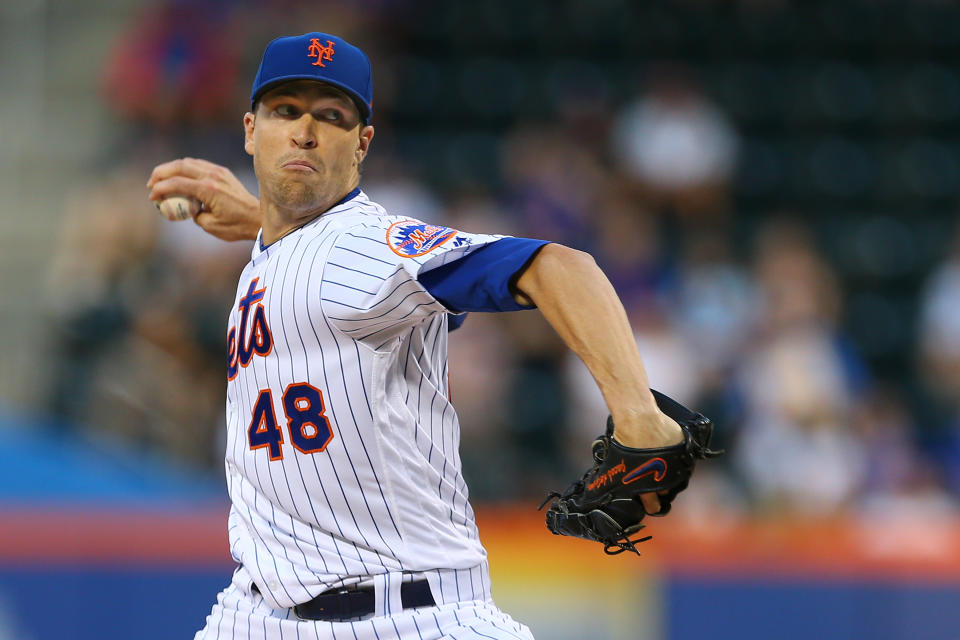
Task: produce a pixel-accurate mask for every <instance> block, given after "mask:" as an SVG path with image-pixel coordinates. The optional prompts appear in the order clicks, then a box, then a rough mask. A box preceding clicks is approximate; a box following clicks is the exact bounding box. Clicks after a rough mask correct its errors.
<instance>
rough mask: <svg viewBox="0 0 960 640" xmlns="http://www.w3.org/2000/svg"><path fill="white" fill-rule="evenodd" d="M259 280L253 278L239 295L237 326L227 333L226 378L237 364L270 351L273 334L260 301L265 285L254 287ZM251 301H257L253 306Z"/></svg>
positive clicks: (240, 365) (243, 364) (239, 364)
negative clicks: (240, 296) (242, 294)
mask: <svg viewBox="0 0 960 640" xmlns="http://www.w3.org/2000/svg"><path fill="white" fill-rule="evenodd" d="M259 280H260V278H254V279H253V282H251V283H250V287H249V288H248V289H247V293H246V294H245V295H244V296H243V297H242V298H240V303H239V307H238V308H239V310H240V323H239V324H240V326H239V327H230V331H228V332H227V380H233V379H234V378H236V377H237V372H238V371H239V370H240V367H246V366H247V365H248V364H250V360H251V359H252V358H253V355H254V354H257V355H258V356H266V355H268V354H269V353H270V351H271V350H273V336H272V335H270V327H268V326H267V316H266V312H265V311H264V309H263V304H262V303H260V301H261V300H263V294H264V293H265V292H266V290H267V288H266V287H264V288H263V289H257V282H258V281H259ZM254 303H257V304H256V306H255V307H254ZM251 309H252V312H253V313H252V315H253V320H252V321H251V320H250V316H251Z"/></svg>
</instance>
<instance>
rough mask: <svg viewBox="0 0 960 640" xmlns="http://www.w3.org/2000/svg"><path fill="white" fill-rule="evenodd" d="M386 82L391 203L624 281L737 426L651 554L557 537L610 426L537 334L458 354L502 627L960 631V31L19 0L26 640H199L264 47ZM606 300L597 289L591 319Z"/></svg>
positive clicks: (10, 359)
mask: <svg viewBox="0 0 960 640" xmlns="http://www.w3.org/2000/svg"><path fill="white" fill-rule="evenodd" d="M313 29H317V30H327V31H332V32H335V33H339V34H342V35H344V36H345V37H347V38H348V39H349V40H352V41H354V42H356V43H358V44H359V45H361V46H362V47H364V48H365V49H366V50H367V51H369V52H370V53H371V57H372V58H373V59H374V68H375V78H376V83H375V103H376V115H375V124H376V126H377V136H376V140H375V143H374V147H373V152H372V154H371V156H370V158H369V159H368V162H367V166H366V169H365V176H364V181H363V186H364V189H365V190H366V191H367V192H368V193H369V194H370V195H371V196H372V197H373V198H374V199H375V200H378V201H380V202H382V203H383V204H385V205H386V206H387V208H388V209H391V210H392V211H394V212H397V213H405V214H410V215H411V216H416V217H419V218H423V219H427V220H431V221H437V222H442V223H445V224H448V225H451V226H456V227H460V228H463V229H466V230H470V231H497V232H503V233H514V234H522V235H528V236H534V237H542V238H547V239H551V240H556V241H559V242H563V243H566V244H569V245H572V246H575V247H578V248H582V249H586V250H588V251H591V252H592V253H593V254H594V255H595V257H596V258H597V260H598V262H599V263H600V264H601V265H602V266H603V267H604V268H605V269H606V270H607V272H608V273H609V274H610V276H611V279H612V280H613V281H614V284H615V286H616V287H617V289H618V291H619V292H620V294H621V295H622V297H623V299H624V301H625V303H626V305H627V307H628V312H629V315H630V318H631V321H632V323H633V325H634V327H635V330H636V335H637V340H638V341H639V343H640V346H641V351H642V353H643V354H644V356H645V359H646V362H647V364H648V369H649V371H650V375H651V380H652V381H653V383H654V385H655V386H658V387H659V388H661V389H663V390H664V391H666V392H668V393H671V394H672V395H675V396H677V397H678V398H680V399H681V400H683V401H685V402H687V403H689V404H692V405H695V406H697V407H698V408H701V409H702V410H703V411H704V412H705V413H707V414H708V415H710V416H712V417H714V418H715V421H716V423H717V425H718V431H719V433H718V435H719V440H720V441H721V444H722V445H723V446H725V447H727V449H728V455H727V456H726V457H725V458H723V459H721V460H720V461H719V462H718V463H714V464H710V465H704V467H703V468H702V469H701V470H699V471H698V478H697V481H696V482H695V484H694V487H693V488H692V489H691V490H690V491H689V492H688V493H686V494H684V497H683V498H682V499H681V500H680V501H679V503H678V506H677V507H676V508H675V511H674V514H672V515H671V517H670V518H667V519H665V520H663V521H660V520H656V521H654V522H653V523H652V524H651V526H650V531H651V532H652V533H653V534H654V536H655V537H654V539H653V540H652V541H651V542H648V543H645V545H644V546H645V547H646V549H645V552H646V553H645V557H644V558H643V559H637V558H627V557H619V558H616V559H608V558H606V557H604V556H602V555H601V553H600V551H599V549H597V548H596V547H595V546H593V545H588V544H586V543H580V542H577V541H572V540H562V539H557V538H554V537H552V536H549V534H547V533H546V531H545V530H544V529H542V528H541V519H540V518H541V516H540V514H538V513H536V511H535V510H534V507H535V505H536V504H537V503H538V502H539V500H540V498H541V497H542V496H543V495H544V493H545V492H546V491H547V490H548V489H554V488H559V487H561V486H562V485H564V484H565V482H566V480H567V479H569V478H570V477H572V475H573V474H574V473H575V471H576V470H577V469H580V468H581V467H583V466H584V465H585V464H586V462H587V460H586V455H585V452H586V451H587V443H588V442H589V440H590V439H591V438H592V436H593V435H594V434H595V432H596V431H598V430H599V427H600V425H601V424H602V420H603V418H604V416H605V411H604V409H603V406H602V403H601V402H600V399H599V397H598V395H597V394H596V393H595V392H594V391H593V387H592V384H591V383H590V381H589V376H588V374H587V373H586V372H585V370H584V369H583V368H582V367H581V366H579V365H578V364H577V363H576V362H575V361H573V360H572V359H571V357H570V356H569V355H568V354H567V353H566V352H565V350H564V349H563V348H562V346H561V345H560V344H558V341H557V339H556V338H555V337H554V336H553V334H552V332H551V331H550V330H549V329H548V328H547V327H546V325H545V324H544V323H543V322H542V321H541V320H540V319H539V318H538V316H537V314H535V313H520V314H509V315H504V316H482V315H479V314H473V315H472V316H471V317H470V318H469V319H468V320H467V322H466V323H465V325H464V327H463V328H462V329H460V330H459V331H457V333H456V334H454V338H453V339H452V341H451V359H452V361H453V366H452V384H453V388H454V393H455V401H456V403H457V405H458V407H459V411H460V415H461V421H462V423H463V425H464V430H463V434H464V435H463V439H464V441H463V443H462V451H463V458H464V464H465V468H466V474H467V478H468V480H469V481H470V483H471V487H472V495H473V497H474V501H475V502H476V503H477V506H478V513H479V517H480V524H481V533H482V536H483V537H484V539H485V540H486V542H487V544H488V547H489V549H490V552H491V560H492V565H493V574H494V593H495V596H496V597H497V599H498V602H499V604H500V605H501V606H502V607H503V608H504V609H506V610H507V611H510V612H511V613H513V614H514V615H515V617H517V618H518V619H521V620H524V621H525V622H528V623H529V625H530V626H531V627H532V628H533V630H534V631H535V633H537V637H538V638H542V639H559V640H563V639H567V638H571V639H572V638H590V639H593V638H597V639H606V638H609V639H649V640H667V639H671V640H686V639H688V638H701V637H707V635H710V636H711V637H718V638H725V637H737V638H743V639H750V638H788V639H789V638H798V639H799V638H804V639H806V638H809V637H819V638H827V639H832V638H837V639H840V638H844V639H847V638H867V637H869V638H872V639H874V640H881V639H906V638H909V639H916V638H931V639H933V638H937V639H941V638H957V637H960V609H958V607H957V606H956V602H957V601H958V598H960V518H958V512H960V509H958V507H960V319H958V318H960V233H958V229H960V226H958V216H957V211H958V201H960V188H958V185H960V180H958V178H960V66H958V62H960V7H958V5H957V4H956V3H953V2H946V1H943V2H935V1H926V2H924V1H920V0H916V1H914V2H903V3H891V2H882V1H875V2H868V1H860V2H853V1H849V0H847V1H840V0H833V1H829V2H814V1H799V0H794V1H790V0H742V1H740V2H734V1H719V0H716V1H709V0H700V1H695V0H689V1H679V0H675V1H667V0H661V1H659V2H640V1H631V0H557V1H554V2H548V1H545V0H544V1H541V0H536V1H535V0H528V1H527V2H515V1H507V0H483V1H481V2H452V1H441V0H426V1H413V0H377V1H370V2H311V3H304V2H297V1H295V0H287V1H282V2H266V1H263V0H261V1H257V0H246V1H236V2H231V1H228V0H208V1H205V2H204V1H195V2H186V1H176V0H151V1H148V0H84V1H83V2H69V1H67V0H17V1H13V0H6V1H4V2H2V3H0V55H2V59H3V61H4V62H3V64H2V65H0V79H2V83H0V86H3V87H4V97H3V99H2V100H0V113H2V118H0V136H2V140H3V144H2V145H0V169H2V170H0V193H2V196H3V197H2V199H0V203H2V204H0V208H2V212H3V213H2V215H3V233H2V234H0V243H2V245H0V246H2V251H0V269H2V274H3V278H2V298H3V304H2V306H0V317H2V320H0V322H2V325H0V326H2V328H3V330H2V332H0V335H2V338H0V340H2V342H0V348H2V353H3V356H2V359H0V436H2V437H0V639H3V640H7V639H16V640H46V639H51V638H64V639H87V638H91V639H92V638H97V639H100V640H104V639H106V640H109V639H111V638H127V637H138V638H144V639H152V638H172V637H184V638H186V637H192V633H193V631H194V630H196V629H197V628H199V627H200V626H202V624H203V618H204V616H205V615H206V613H207V612H208V611H209V607H210V606H211V604H212V603H213V600H214V596H215V594H216V592H217V591H218V590H219V589H220V588H221V587H222V586H224V585H225V584H226V583H227V581H228V577H229V575H230V571H231V567H230V562H229V557H228V553H227V547H226V542H225V537H226V533H225V514H226V508H227V507H226V502H225V496H224V492H225V490H224V483H223V481H222V479H221V474H222V468H221V464H220V462H219V461H220V459H221V450H220V449H221V446H222V445H221V443H222V441H223V428H224V427H223V416H222V410H223V393H224V380H223V365H224V357H225V351H224V319H225V317H226V315H227V312H228V307H229V304H230V302H231V296H232V292H233V290H234V288H235V278H236V276H237V274H238V273H239V270H240V268H241V267H242V265H243V264H244V263H245V261H246V256H247V255H248V251H249V246H248V245H246V244H243V243H240V244H234V245H227V244H221V243H218V242H216V241H212V240H210V239H207V238H205V237H203V236H202V235H201V234H200V232H199V230H198V229H197V228H196V227H194V226H193V225H192V224H190V223H183V224H171V223H164V222H162V221H161V220H160V218H159V216H158V215H157V214H156V212H155V211H154V209H153V208H152V206H151V205H150V204H148V203H147V201H146V199H145V198H146V189H145V188H144V183H145V181H146V179H147V176H148V174H149V171H150V168H151V167H152V166H153V165H154V164H156V163H159V162H162V161H166V160H169V159H172V158H175V157H179V156H195V157H203V158H207V159H210V160H213V161H216V162H219V163H223V164H226V165H227V166H229V167H231V168H232V169H233V170H234V171H235V172H236V173H237V174H238V175H239V176H240V177H241V178H242V179H243V180H245V182H246V183H247V184H252V182H253V178H252V176H251V175H250V162H249V160H248V158H247V157H246V156H245V155H244V154H243V150H242V146H241V126H240V119H241V116H242V113H243V111H244V104H245V103H246V96H247V93H248V87H249V82H250V79H251V78H252V76H253V73H254V71H255V68H256V64H257V62H258V57H259V55H260V53H261V51H262V49H263V47H264V46H265V44H266V43H267V42H268V41H269V40H270V39H271V38H273V37H274V36H276V35H280V34H292V33H300V32H304V31H307V30H313ZM589 300H590V292H584V304H589Z"/></svg>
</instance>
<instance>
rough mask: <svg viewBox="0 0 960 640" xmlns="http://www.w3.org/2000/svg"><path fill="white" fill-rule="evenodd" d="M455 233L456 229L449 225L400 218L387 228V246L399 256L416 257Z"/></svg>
mask: <svg viewBox="0 0 960 640" xmlns="http://www.w3.org/2000/svg"><path fill="white" fill-rule="evenodd" d="M456 235H457V230H456V229H451V228H450V227H442V226H439V225H435V224H426V223H423V222H418V221H417V220H401V221H399V222H394V223H393V224H392V225H390V227H389V228H388V229H387V246H389V247H390V250H391V251H393V252H394V253H396V254H397V255H398V256H400V257H401V258H418V257H420V256H423V255H426V254H428V253H430V252H431V251H433V250H434V249H436V248H437V247H439V246H440V245H442V244H443V243H444V242H446V241H448V240H450V239H451V238H453V237H454V236H456Z"/></svg>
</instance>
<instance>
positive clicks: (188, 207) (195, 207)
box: [157, 196, 203, 220]
mask: <svg viewBox="0 0 960 640" xmlns="http://www.w3.org/2000/svg"><path fill="white" fill-rule="evenodd" d="M202 207H203V204H202V203H201V202H200V201H199V200H197V199H196V198H191V197H190V196H168V197H166V198H164V199H163V200H161V201H160V202H159V203H158V204H157V208H158V209H160V213H162V214H163V215H164V217H165V218H166V219H167V220H187V219H189V218H192V217H193V216H195V215H197V214H198V213H200V209H201V208H202Z"/></svg>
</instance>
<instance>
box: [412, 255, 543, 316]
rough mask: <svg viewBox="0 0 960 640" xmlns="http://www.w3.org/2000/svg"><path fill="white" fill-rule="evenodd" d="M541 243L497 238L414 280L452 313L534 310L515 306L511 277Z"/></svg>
mask: <svg viewBox="0 0 960 640" xmlns="http://www.w3.org/2000/svg"><path fill="white" fill-rule="evenodd" d="M545 244H548V241H546V240H532V239H530V238H511V237H508V238H501V239H499V240H497V241H496V242H492V243H490V244H488V245H486V246H483V247H480V248H479V249H477V250H476V251H473V252H471V253H469V254H467V255H466V256H464V257H463V258H460V259H459V260H454V261H453V262H448V263H447V264H444V265H441V266H439V267H436V268H435V269H430V270H428V271H425V272H422V273H420V275H419V276H418V277H417V279H418V280H419V281H420V284H422V285H423V287H424V288H425V289H426V290H427V291H429V292H430V295H432V296H433V297H434V298H436V299H437V300H439V301H440V303H441V304H443V306H445V307H446V308H447V309H449V310H450V311H452V312H454V313H461V312H464V311H520V310H522V309H534V308H535V307H534V306H525V305H521V304H518V303H517V301H516V300H514V299H513V292H512V289H513V285H514V284H515V283H516V280H515V276H517V275H518V274H519V273H520V272H522V271H523V269H524V268H526V266H527V265H528V264H529V263H530V261H531V260H532V259H533V257H534V256H535V255H536V254H537V252H538V251H539V250H540V249H541V247H543V246H544V245H545Z"/></svg>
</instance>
